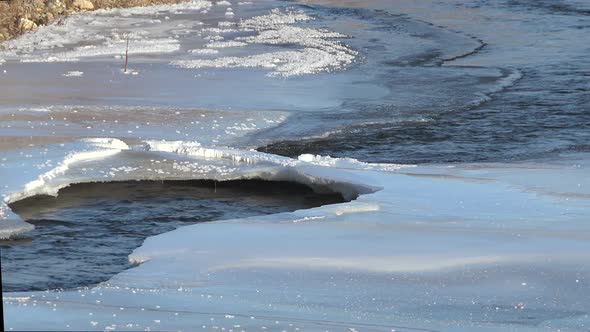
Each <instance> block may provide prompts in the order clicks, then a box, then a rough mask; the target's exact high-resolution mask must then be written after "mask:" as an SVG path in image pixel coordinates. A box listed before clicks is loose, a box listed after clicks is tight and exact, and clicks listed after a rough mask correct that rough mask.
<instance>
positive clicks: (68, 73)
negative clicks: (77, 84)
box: [62, 71, 84, 77]
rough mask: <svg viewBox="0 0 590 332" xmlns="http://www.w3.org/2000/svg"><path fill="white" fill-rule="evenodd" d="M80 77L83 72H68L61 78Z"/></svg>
mask: <svg viewBox="0 0 590 332" xmlns="http://www.w3.org/2000/svg"><path fill="white" fill-rule="evenodd" d="M82 75H84V72H83V71H69V72H67V73H65V74H63V75H62V76H65V77H80V76H82Z"/></svg>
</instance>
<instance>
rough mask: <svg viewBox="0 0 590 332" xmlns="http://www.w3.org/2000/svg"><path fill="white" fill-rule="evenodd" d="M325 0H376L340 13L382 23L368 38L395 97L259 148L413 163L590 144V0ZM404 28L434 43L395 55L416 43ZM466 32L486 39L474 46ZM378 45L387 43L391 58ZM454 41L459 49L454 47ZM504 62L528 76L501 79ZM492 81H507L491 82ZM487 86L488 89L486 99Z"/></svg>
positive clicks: (371, 56)
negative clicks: (402, 38) (399, 35)
mask: <svg viewBox="0 0 590 332" xmlns="http://www.w3.org/2000/svg"><path fill="white" fill-rule="evenodd" d="M317 2H319V3H324V2H328V3H330V4H331V5H338V4H340V5H342V6H354V7H364V8H371V9H372V11H370V10H368V9H355V10H349V9H341V8H338V9H330V10H332V11H335V12H339V13H340V14H341V15H356V16H357V17H358V16H362V17H365V18H364V20H365V21H367V22H373V24H377V23H378V25H377V26H375V27H374V30H375V31H376V32H375V34H376V35H377V37H375V38H373V39H370V40H368V41H366V44H363V45H360V44H358V45H356V46H357V48H359V49H361V50H363V52H364V54H366V56H367V62H369V63H370V62H373V63H375V66H376V67H378V68H380V70H381V73H382V75H381V81H380V82H381V83H380V84H381V86H383V87H385V88H386V89H388V90H389V91H390V95H389V96H388V97H386V98H381V99H380V100H378V101H375V100H373V101H369V100H360V99H355V100H353V101H347V102H345V103H343V104H342V107H341V108H340V109H339V110H335V111H334V112H333V113H330V114H323V115H322V121H321V122H325V123H338V122H339V121H340V123H342V119H343V118H350V117H354V119H352V118H351V121H349V122H347V123H343V124H341V125H338V126H335V127H333V128H331V129H329V130H326V131H325V134H324V135H315V136H313V135H309V137H302V138H300V139H299V138H298V139H289V138H286V139H284V140H282V141H279V142H273V143H272V144H269V145H266V146H264V147H261V148H259V150H261V151H266V152H269V153H276V154H280V155H284V156H297V155H300V154H302V153H313V154H322V155H330V156H335V157H354V158H357V159H361V160H363V161H368V162H394V163H404V164H416V163H446V162H474V161H477V162H479V161H492V162H496V161H510V160H526V159H535V158H543V157H552V156H556V155H557V154H558V153H562V152H578V151H585V152H587V151H589V145H588V141H589V140H590V61H589V58H588V56H587V55H588V52H589V51H590V47H589V46H588V45H589V44H588V43H587V42H582V41H581V40H580V37H581V35H584V33H585V34H586V35H587V32H588V30H589V29H590V16H589V15H588V12H589V9H588V4H587V2H584V1H485V0H484V1H468V2H463V1H453V0H447V1H440V2H434V3H432V4H430V5H429V4H428V3H430V2H424V3H422V4H420V3H415V2H411V1H399V2H398V1H387V0H367V1H348V2H341V3H340V2H339V1H317ZM367 11H368V12H370V13H371V14H367ZM394 14H399V15H400V16H395V15H394ZM406 15H407V16H406ZM369 16H370V18H369ZM409 22H412V23H409ZM420 22H432V23H434V26H429V25H427V24H425V25H424V26H420V24H419V23H420ZM439 24H440V26H439ZM379 31H391V34H390V37H389V38H388V39H387V37H385V36H381V37H379V34H378V32H379ZM399 31H406V32H409V33H410V34H411V35H412V37H414V38H415V41H414V43H413V44H414V45H416V44H418V42H419V41H420V40H422V41H425V40H426V41H430V42H432V43H433V44H432V46H430V47H425V48H424V49H422V50H421V52H417V53H415V54H412V55H411V56H409V57H403V58H401V59H400V58H397V59H395V58H394V57H393V54H392V51H387V52H385V50H387V49H388V47H389V48H391V49H396V48H403V49H407V48H408V46H407V45H404V44H401V43H400V42H399V41H398V40H397V39H396V32H399ZM445 31H446V32H447V33H446V34H445V33H444V32H445ZM451 31H452V32H454V35H453V34H451V33H450V32H451ZM353 34H354V33H353ZM466 36H471V37H473V38H475V39H474V40H476V41H478V42H479V47H478V46H477V45H469V44H468V43H466V42H465V38H466ZM387 41H389V44H388V43H387ZM357 42H358V41H354V40H353V41H352V42H351V43H353V44H354V43H357ZM377 48H380V49H382V50H384V52H382V53H381V55H383V57H379V56H378V55H379V54H380V53H378V52H376V51H375V50H376V49H377ZM450 50H455V51H457V50H458V52H459V53H457V54H455V55H453V56H451V55H449V52H450ZM445 52H446V54H445ZM393 60H395V61H393ZM457 60H458V61H457ZM492 69H497V70H500V71H504V73H505V75H509V74H510V73H513V74H517V76H513V79H512V80H508V81H507V80H504V81H503V82H502V81H501V80H494V79H493V78H491V77H490V76H489V73H488V72H486V70H492ZM519 76H520V78H518V77H519ZM486 81H487V82H488V83H490V82H492V84H495V85H496V89H491V90H489V89H487V88H486V87H485V86H484V85H485V83H486ZM474 91H475V93H474ZM477 92H479V93H481V94H482V95H487V97H486V98H482V99H480V100H479V101H478V100H477ZM480 97H481V95H480ZM343 110H348V111H347V112H343Z"/></svg>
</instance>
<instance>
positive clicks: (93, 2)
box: [0, 0, 187, 42]
mask: <svg viewBox="0 0 590 332" xmlns="http://www.w3.org/2000/svg"><path fill="white" fill-rule="evenodd" d="M185 1H187V0H0V42H3V41H6V40H8V39H12V38H15V37H17V36H19V35H21V34H23V33H26V32H28V31H31V30H35V29H36V28H37V27H38V26H42V25H47V24H51V23H53V22H55V21H57V20H59V19H61V18H64V17H66V16H68V15H71V14H72V13H76V12H79V11H87V10H96V9H108V8H127V7H139V6H151V5H158V4H172V3H179V2H185ZM90 8H92V9H90Z"/></svg>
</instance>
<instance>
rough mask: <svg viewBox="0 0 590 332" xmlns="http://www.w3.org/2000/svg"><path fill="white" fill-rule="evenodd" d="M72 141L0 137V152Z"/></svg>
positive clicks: (64, 138)
mask: <svg viewBox="0 0 590 332" xmlns="http://www.w3.org/2000/svg"><path fill="white" fill-rule="evenodd" d="M74 139H75V138H73V137H53V136H0V152H5V151H13V150H18V149H21V148H25V147H29V146H31V145H34V146H37V145H46V144H58V143H65V142H69V141H73V140H74Z"/></svg>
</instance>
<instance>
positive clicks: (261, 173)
mask: <svg viewBox="0 0 590 332" xmlns="http://www.w3.org/2000/svg"><path fill="white" fill-rule="evenodd" d="M324 2H330V1H328V0H326V1H324ZM332 2H333V1H332ZM352 2H355V1H352ZM352 2H351V3H352ZM368 3H369V4H370V5H371V6H377V7H378V5H379V4H380V2H379V1H369V2H368ZM367 6H369V5H367ZM400 6H401V7H400V8H403V9H405V10H407V11H409V12H412V13H413V14H414V15H418V14H417V13H418V12H419V11H418V10H417V9H416V8H415V7H413V6H412V5H409V4H408V3H407V2H400ZM433 6H434V5H433ZM436 6H441V7H444V5H441V4H440V3H437V4H436ZM445 8H446V7H445ZM453 8H454V7H453ZM418 9H419V8H418ZM441 10H442V9H441ZM500 10H501V9H498V8H495V9H493V10H491V11H490V13H493V14H496V13H497V11H500ZM502 10H503V9H502ZM230 13H231V14H230ZM368 13H370V15H369V14H367V12H366V11H363V10H361V9H358V10H355V9H350V10H340V9H329V8H325V7H321V6H317V5H309V6H298V5H297V4H295V3H284V2H277V1H274V0H264V1H257V2H236V1H201V0H198V1H192V2H188V3H182V4H178V5H161V6H153V7H146V8H132V9H116V10H101V11H96V12H93V13H84V14H77V15H74V16H72V17H70V18H68V19H66V20H65V21H64V23H63V25H52V26H49V27H43V28H40V29H39V30H38V31H37V32H34V33H29V34H26V35H24V36H22V37H21V38H18V39H16V40H13V41H10V42H8V43H7V44H6V45H5V46H6V47H5V49H4V50H3V51H2V52H1V53H0V58H1V59H5V62H4V63H2V60H0V65H1V67H0V68H2V69H7V74H2V75H5V76H4V77H6V75H7V76H8V78H4V77H2V76H0V80H2V81H0V85H1V89H0V91H2V92H0V95H1V96H2V98H1V100H2V102H1V105H0V178H1V182H0V194H1V195H2V202H1V203H0V237H1V238H3V239H7V238H15V237H16V238H18V237H20V236H26V234H27V231H30V230H31V228H32V227H33V226H32V225H31V224H29V223H27V222H26V221H24V220H22V219H21V217H20V216H18V215H16V214H15V213H14V212H12V211H11V209H10V207H9V205H10V204H11V203H14V202H16V201H19V200H22V199H24V198H27V197H32V196H35V195H58V193H59V190H60V189H62V188H65V187H67V186H69V185H71V184H76V183H88V182H106V181H128V180H162V181H163V180H193V179H210V180H217V181H225V180H235V179H263V180H269V181H291V182H297V183H301V184H304V185H306V186H309V187H310V188H312V189H313V190H314V191H316V192H320V193H321V192H336V193H340V194H341V195H342V197H343V198H344V199H345V200H347V202H345V203H339V204H331V205H325V206H321V207H317V208H313V209H306V210H297V211H294V212H287V213H280V214H273V215H264V216H258V217H249V218H245V219H233V220H225V221H217V222H210V223H202V224H195V225H190V226H185V227H181V228H179V229H177V230H174V231H171V232H168V233H164V234H160V235H157V236H153V237H149V238H147V239H146V240H145V242H144V243H143V245H142V246H140V247H139V248H137V249H135V250H134V251H133V252H132V253H130V255H129V257H128V259H129V261H130V262H132V263H133V264H135V265H136V266H135V267H133V268H131V269H129V270H126V271H124V272H122V273H119V274H116V275H114V276H112V278H111V279H110V280H108V281H106V282H104V283H100V284H98V285H88V287H83V288H79V289H68V290H61V289H60V290H48V291H45V292H11V293H3V302H4V312H5V313H4V321H5V324H6V328H7V330H8V329H13V330H102V331H104V330H130V331H137V330H174V331H176V330H183V331H193V330H216V331H242V330H244V331H252V330H268V331H304V330H305V331H547V330H548V331H584V330H587V329H588V326H589V324H590V320H589V316H588V314H589V311H590V294H589V291H588V290H589V289H590V288H589V287H588V283H589V282H590V278H589V276H590V266H588V264H587V262H588V261H589V259H590V257H589V255H590V254H589V253H590V241H589V240H590V238H589V235H590V228H589V227H590V226H589V225H588V220H589V219H590V176H588V174H589V173H588V169H589V167H590V155H588V153H587V152H583V151H582V152H579V151H578V152H575V153H573V152H568V153H560V154H559V157H558V158H555V157H551V158H549V157H548V158H531V159H519V160H513V161H497V162H462V163H421V164H418V165H414V164H412V163H407V164H397V163H392V162H367V161H363V160H359V159H360V158H359V159H356V158H352V157H333V156H332V157H331V156H327V155H318V154H314V153H308V152H305V153H301V154H299V155H297V156H295V157H293V158H291V157H286V156H279V155H276V154H272V153H267V152H262V151H264V149H259V150H260V151H257V150H256V149H255V148H256V147H260V146H264V145H265V144H267V143H272V142H273V141H275V140H277V141H278V140H282V139H286V140H289V139H290V140H295V141H297V140H303V139H310V138H326V137H331V136H332V135H334V134H338V133H348V131H347V130H348V129H349V128H348V127H347V126H349V125H351V124H359V123H362V124H363V125H367V126H371V125H375V124H379V125H381V124H386V125H391V126H394V125H396V124H398V123H405V124H408V125H409V124H411V125H416V126H417V128H420V127H419V126H420V125H423V126H427V125H428V124H429V123H431V122H434V121H436V119H438V118H439V117H440V116H441V113H445V112H447V113H452V112H459V111H463V110H462V109H461V108H460V105H461V106H465V105H467V106H465V107H467V108H469V107H471V108H474V107H476V106H477V105H481V104H483V103H485V102H486V101H489V100H492V99H493V97H494V96H495V94H498V93H501V92H502V91H505V90H506V89H508V88H510V87H512V86H514V85H515V84H517V82H518V81H519V80H521V79H524V78H526V76H527V71H522V72H521V71H520V70H519V67H518V66H514V67H512V66H507V67H502V66H500V65H497V66H490V67H485V66H481V67H471V66H472V65H482V63H486V62H488V61H491V57H492V56H491V55H488V54H484V55H483V58H480V59H481V61H482V63H477V64H475V62H476V61H477V58H473V59H471V58H470V57H469V56H465V57H461V55H462V54H463V53H469V52H472V51H473V50H474V49H477V48H478V47H479V46H480V43H479V42H478V41H477V40H476V39H474V38H471V37H465V36H464V35H457V32H454V31H452V30H451V29H439V28H438V27H436V26H433V25H429V24H426V23H424V22H423V21H420V20H416V21H412V20H411V19H409V18H407V17H405V16H396V15H390V14H387V15H386V14H383V13H382V12H378V11H377V12H373V11H369V12H368ZM373 16H375V17H373ZM418 18H420V19H423V20H424V21H429V20H435V19H437V20H445V19H447V18H444V17H443V18H441V17H435V18H433V17H423V16H418ZM559 19H562V18H561V17H560V18H559ZM392 21H394V22H396V24H399V27H398V26H396V27H397V28H391V27H389V26H387V25H386V23H391V22H392ZM437 23H440V24H442V22H437ZM471 24H472V23H469V24H467V25H466V26H463V27H464V28H465V30H467V29H468V27H469V26H470V25H471ZM526 32H527V33H529V32H530V31H528V30H527V31H526ZM482 34H484V36H490V39H493V38H491V35H493V34H492V33H490V32H489V31H488V32H485V33H484V32H482ZM127 37H129V39H130V44H131V45H132V47H131V48H130V52H131V64H130V65H131V66H132V67H133V68H134V69H135V70H137V72H138V75H124V74H122V72H121V64H122V60H123V59H122V58H121V56H122V54H124V45H125V44H126V40H127ZM519 38H520V36H519ZM369 40H371V41H370V42H369ZM499 47H506V46H505V44H502V45H501V46H499ZM429 52H432V53H433V54H435V56H434V57H436V58H437V59H439V60H440V59H451V58H454V57H457V58H458V60H457V61H458V62H460V63H464V64H465V66H464V67H461V66H454V65H452V64H451V63H452V61H451V63H449V62H448V61H447V62H445V61H442V60H440V61H439V60H436V61H434V62H433V63H430V62H428V61H430V60H429V54H430V53H429ZM519 52H521V51H519ZM522 52H525V51H522ZM525 53H526V52H525ZM539 59H540V57H538V56H535V57H533V60H535V61H540V60H539ZM505 60H506V59H504V58H501V59H500V62H503V61H505ZM383 63H389V64H392V63H393V65H394V66H395V68H394V69H392V70H391V71H388V72H383V71H382V70H381V67H380V66H381V65H383ZM412 63H425V64H426V65H424V66H418V67H412V66H413V65H412ZM33 73H35V74H36V75H35V76H34V78H33V75H32V74H33ZM11 75H12V76H11ZM394 75H395V76H394ZM5 79H9V80H12V81H10V83H9V81H5ZM425 91H426V92H425ZM417 96H418V97H417ZM449 96H450V97H449ZM384 102H386V104H387V105H388V107H390V106H391V107H392V108H387V107H381V106H382V105H381V103H384ZM359 105H360V106H359ZM367 105H369V106H370V107H369V106H367ZM392 105H393V106H395V107H399V108H401V109H404V110H406V113H400V114H397V113H395V112H394V111H392V110H391V109H393V106H392ZM355 107H358V108H355ZM439 108H443V109H444V112H443V111H440V109H439ZM375 109H377V110H379V111H375ZM424 109H426V110H433V111H432V112H431V113H429V114H428V116H422V114H421V113H418V112H419V111H420V110H424ZM469 110H471V109H469ZM395 116H399V117H400V118H399V119H397V118H396V119H394V120H395V121H391V120H388V119H389V118H392V117H395ZM386 121H391V122H386ZM396 121H397V122H396ZM351 132H352V131H351ZM449 135H450V134H449Z"/></svg>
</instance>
